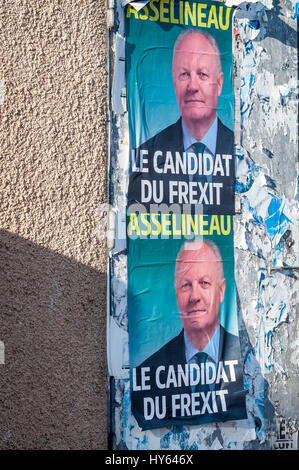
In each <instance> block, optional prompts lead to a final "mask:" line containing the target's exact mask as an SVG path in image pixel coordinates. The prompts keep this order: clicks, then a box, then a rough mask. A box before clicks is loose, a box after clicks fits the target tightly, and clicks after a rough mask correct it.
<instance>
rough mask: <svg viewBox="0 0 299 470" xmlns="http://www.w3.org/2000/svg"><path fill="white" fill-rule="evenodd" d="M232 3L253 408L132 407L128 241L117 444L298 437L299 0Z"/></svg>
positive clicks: (119, 268) (213, 444)
mask: <svg viewBox="0 0 299 470" xmlns="http://www.w3.org/2000/svg"><path fill="white" fill-rule="evenodd" d="M224 3H226V4H228V5H237V4H239V8H238V10H237V11H236V14H235V33H236V34H235V40H234V57H235V66H234V93H235V142H236V150H235V161H236V176H237V178H236V193H237V202H238V208H237V209H238V210H237V214H236V215H235V216H234V233H235V236H234V240H235V241H234V243H235V278H236V287H237V297H238V320H239V335H240V344H241V352H242V357H243V361H244V371H245V386H246V388H247V389H248V392H249V393H248V397H247V410H248V420H244V421H239V422H235V423H234V422H232V423H213V424H209V425H202V426H183V427H180V428H175V427H173V428H161V429H156V430H153V431H145V432H142V431H141V430H140V428H139V427H138V425H137V423H136V420H135V419H134V417H133V416H132V414H131V411H130V387H129V375H128V358H127V357H128V356H127V350H128V348H127V343H128V335H127V316H126V270H125V266H126V256H125V252H124V251H123V248H124V246H123V244H121V243H119V244H118V246H116V248H115V249H114V250H113V251H112V253H111V261H110V275H111V299H112V301H111V312H110V313H111V315H110V317H109V319H108V328H109V330H108V331H109V346H110V347H109V351H108V353H109V352H110V354H108V363H109V372H110V375H111V376H113V379H112V380H111V398H112V401H113V403H114V419H113V421H112V423H111V440H112V445H113V446H114V448H128V449H191V450H197V449H247V448H248V449H269V448H270V449H275V448H278V447H279V446H281V448H297V444H298V443H297V440H298V420H299V415H298V371H297V368H298V320H297V316H296V302H297V294H296V293H297V290H298V230H297V214H298V197H297V172H296V161H297V154H298V149H297V141H298V136H297V132H298V129H297V119H298V108H297V100H298V82H297V77H298V62H297V61H298V57H297V36H296V27H297V25H296V22H297V16H298V2H297V3H296V2H295V1H293V2H291V1H289V0H274V1H273V2H272V1H271V0H266V1H265V2H243V3H241V2H239V1H234V0H229V1H226V2H224ZM115 18H116V22H115V24H116V33H115V35H114V36H113V42H112V43H113V46H114V50H115V52H116V61H115V63H116V74H115V76H114V87H113V88H112V93H113V95H114V100H113V102H112V104H113V108H112V113H111V116H112V132H111V137H112V140H111V180H112V181H113V182H114V185H113V186H111V188H110V193H111V194H110V198H111V203H112V204H113V205H114V207H115V208H116V209H117V210H118V211H119V213H122V211H123V206H124V201H125V182H126V171H127V168H128V158H129V157H128V131H127V115H126V113H125V108H124V107H123V102H122V100H121V99H120V96H121V95H122V94H123V91H122V86H123V83H124V82H123V78H124V77H123V70H122V67H123V65H122V64H123V63H124V61H123V57H124V47H123V39H122V38H123V37H124V29H123V21H122V13H121V8H120V6H119V2H117V8H116V15H115ZM121 182H123V185H121ZM119 219H120V217H119ZM116 344H117V345H118V348H117V349H116ZM119 344H122V347H119ZM115 351H118V355H117V354H116V352H115Z"/></svg>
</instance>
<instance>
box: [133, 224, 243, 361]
mask: <svg viewBox="0 0 299 470" xmlns="http://www.w3.org/2000/svg"><path fill="white" fill-rule="evenodd" d="M230 221H231V222H230V224H231V231H230V234H229V235H214V236H203V237H201V238H202V240H203V241H204V240H205V239H206V238H207V239H210V240H212V241H213V242H214V243H215V244H216V245H217V246H218V248H219V250H220V253H221V256H222V260H223V269H224V277H225V279H226V289H225V297H224V301H223V302H222V304H221V306H220V315H219V322H220V324H221V325H222V326H223V327H224V328H225V329H226V330H227V331H229V332H230V333H232V334H234V335H236V336H237V335H238V324H237V306H236V290H235V279H234V245H233V227H232V224H233V220H232V217H230ZM189 240H190V239H189ZM185 241H188V239H185V238H183V239H175V238H174V237H170V238H169V239H161V238H159V239H156V240H154V239H144V238H143V239H141V238H137V239H135V240H133V239H130V237H129V238H128V261H127V266H128V312H129V335H130V341H129V348H130V365H131V367H136V366H137V365H139V364H140V363H141V362H142V361H143V360H144V359H146V358H147V357H149V356H150V355H151V354H153V353H154V352H155V351H157V350H158V349H159V348H160V347H161V346H162V345H163V344H165V343H166V342H167V341H169V340H170V339H171V338H173V337H174V336H176V335H177V334H178V333H179V332H180V331H181V329H182V322H181V319H180V315H179V312H178V307H177V303H176V295H175V290H174V269H175V262H176V257H177V254H178V252H179V250H180V247H181V245H182V244H183V243H184V242H185Z"/></svg>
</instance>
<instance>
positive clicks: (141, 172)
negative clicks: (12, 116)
mask: <svg viewBox="0 0 299 470" xmlns="http://www.w3.org/2000/svg"><path fill="white" fill-rule="evenodd" d="M232 13H233V11H232V9H231V8H228V7H226V6H225V5H223V4H221V3H219V2H214V1H211V2H204V3H201V2H199V1H193V2H192V1H181V0H173V1H169V0H168V1H166V0H161V1H159V0H151V1H150V2H149V3H148V4H147V5H146V6H144V7H143V8H142V9H140V10H139V11H138V12H137V11H136V10H135V9H134V7H133V6H131V5H130V4H129V5H127V7H126V11H125V21H126V23H125V25H126V28H125V30H126V77H127V101H128V118H129V133H130V178H129V186H128V198H127V269H128V322H129V354H130V387H131V395H130V397H131V409H132V413H133V415H134V417H135V418H136V421H137V423H138V425H139V426H140V428H141V429H142V430H147V429H154V428H159V427H164V426H171V425H184V424H186V425H197V424H204V423H211V422H225V421H235V420H241V419H246V418H247V412H246V391H245V389H244V377H243V365H242V361H241V357H240V342H239V333H238V321H237V303H236V286H235V277H234V238H233V214H234V157H233V144H234V133H233V123H234V116H233V109H234V106H233V89H232Z"/></svg>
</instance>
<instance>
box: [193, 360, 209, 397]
mask: <svg viewBox="0 0 299 470" xmlns="http://www.w3.org/2000/svg"><path fill="white" fill-rule="evenodd" d="M195 357H196V360H197V363H198V365H199V367H200V378H201V371H202V368H201V364H205V363H206V362H207V359H208V355H207V354H206V353H204V352H199V353H197V354H195ZM203 369H204V377H205V375H206V374H205V368H204V367H203ZM209 390H210V387H209V385H207V384H206V383H205V384H202V383H201V380H200V383H199V384H198V385H197V386H196V391H197V392H208V391H209Z"/></svg>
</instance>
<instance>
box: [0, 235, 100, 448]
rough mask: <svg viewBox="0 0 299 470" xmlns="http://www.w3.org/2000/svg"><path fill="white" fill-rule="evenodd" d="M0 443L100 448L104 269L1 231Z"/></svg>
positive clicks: (20, 445) (36, 446) (27, 445)
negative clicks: (1, 350)
mask: <svg viewBox="0 0 299 470" xmlns="http://www.w3.org/2000/svg"><path fill="white" fill-rule="evenodd" d="M0 267H1V278H0V306H1V320H0V322H1V328H0V340H1V341H2V342H3V343H4V346H5V364H4V365H0V390H1V391H0V422H1V431H0V448H1V449H96V448H97V449H99V448H102V449H106V448H107V432H106V415H107V407H106V329H105V324H106V275H105V273H101V272H98V271H96V270H95V269H92V268H89V267H88V266H85V265H83V264H80V263H78V262H75V261H73V260H71V259H68V258H66V257H64V256H61V255H59V254H57V253H55V252H53V251H51V250H48V249H46V248H42V247H40V246H38V245H36V244H34V243H32V242H31V241H29V240H25V239H23V238H20V237H18V236H17V235H14V234H11V233H9V232H7V231H3V230H2V231H0Z"/></svg>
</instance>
